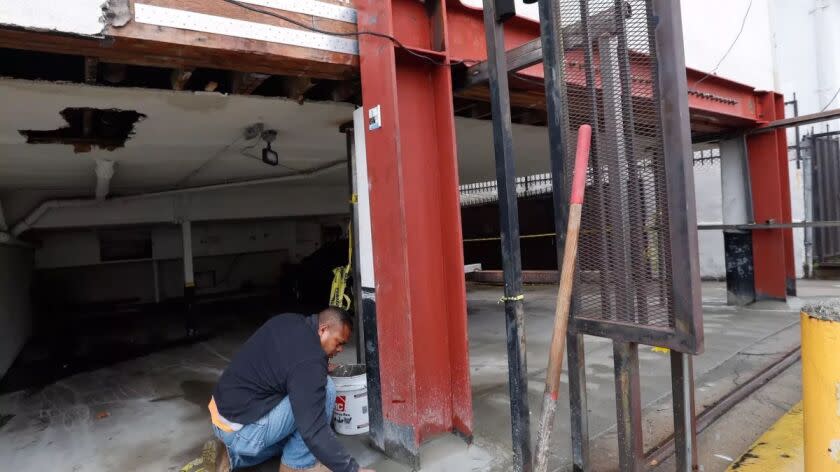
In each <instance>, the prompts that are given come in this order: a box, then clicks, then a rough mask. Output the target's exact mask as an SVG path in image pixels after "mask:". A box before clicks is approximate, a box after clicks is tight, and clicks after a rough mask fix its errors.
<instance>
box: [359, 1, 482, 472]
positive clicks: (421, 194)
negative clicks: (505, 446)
mask: <svg viewBox="0 0 840 472" xmlns="http://www.w3.org/2000/svg"><path fill="white" fill-rule="evenodd" d="M427 4H429V6H428V7H427V6H426V5H424V4H423V3H420V2H416V1H414V0H358V1H357V2H356V5H357V8H358V18H359V20H358V21H359V23H358V24H359V29H360V30H368V31H376V32H378V33H383V34H386V35H391V36H396V37H397V38H398V39H399V40H400V41H401V42H403V43H404V44H405V45H406V46H407V47H409V48H412V49H413V50H414V51H415V52H418V53H421V54H424V55H426V56H428V57H433V58H434V59H435V60H437V61H440V62H446V61H448V60H449V56H450V54H449V51H448V50H447V47H446V46H447V45H448V44H449V32H448V31H447V28H446V27H445V25H447V24H448V23H447V22H446V5H445V3H444V4H438V5H437V8H434V4H433V3H431V2H427ZM359 48H360V61H359V62H360V68H361V79H362V102H363V106H364V109H365V113H368V110H370V109H371V108H374V107H377V106H378V107H379V109H380V110H381V117H382V126H381V128H379V129H375V130H370V129H366V130H365V143H366V147H367V166H368V174H369V185H370V187H369V191H370V201H371V221H372V233H373V257H374V272H375V273H376V313H377V314H376V327H377V331H378V333H377V339H376V340H373V341H375V344H376V345H377V347H376V349H375V351H376V352H375V353H374V354H375V355H376V356H378V360H379V362H378V364H379V372H377V373H374V375H376V376H378V378H379V381H380V387H379V389H380V391H379V392H374V394H379V395H380V396H381V404H382V412H381V413H382V424H379V425H377V424H373V423H372V424H371V437H372V439H373V441H374V443H375V444H376V445H377V446H378V447H379V448H380V449H383V450H384V451H385V452H386V453H387V454H388V455H390V456H392V457H395V458H397V459H402V460H404V461H406V462H409V463H410V464H412V465H414V466H417V465H419V455H418V453H419V446H420V444H421V443H422V442H423V441H424V440H426V439H428V438H430V437H431V436H433V435H436V434H440V433H444V432H450V431H454V432H457V433H458V434H461V435H463V436H465V437H471V435H472V394H471V388H470V379H469V359H468V344H467V316H466V288H465V282H464V268H463V260H464V258H463V252H462V247H461V222H460V202H459V194H458V172H457V170H458V168H457V167H458V166H457V158H456V147H455V123H454V110H453V104H452V83H451V81H452V79H451V71H450V69H449V67H448V66H441V65H434V64H431V63H429V62H428V61H424V60H421V59H418V58H416V57H414V56H411V55H409V54H407V53H406V52H405V51H403V50H401V49H399V48H397V47H396V46H395V44H394V43H392V42H391V41H389V40H387V39H384V38H381V37H374V36H370V35H364V36H361V37H360V38H359ZM368 341H369V342H370V341H371V340H368ZM369 354H370V353H369Z"/></svg>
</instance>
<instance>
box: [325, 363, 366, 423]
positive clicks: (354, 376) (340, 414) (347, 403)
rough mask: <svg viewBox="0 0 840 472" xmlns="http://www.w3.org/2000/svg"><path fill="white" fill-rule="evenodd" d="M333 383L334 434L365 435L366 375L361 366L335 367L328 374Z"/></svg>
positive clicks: (363, 367)
mask: <svg viewBox="0 0 840 472" xmlns="http://www.w3.org/2000/svg"><path fill="white" fill-rule="evenodd" d="M330 377H332V379H333V382H335V390H336V395H335V409H334V410H333V427H334V428H335V432H336V433H338V434H344V435H355V434H362V433H367V432H368V430H369V429H370V423H368V397H367V374H366V373H365V366H364V365H363V364H350V365H342V366H339V367H336V369H335V370H333V371H332V373H331V374H330Z"/></svg>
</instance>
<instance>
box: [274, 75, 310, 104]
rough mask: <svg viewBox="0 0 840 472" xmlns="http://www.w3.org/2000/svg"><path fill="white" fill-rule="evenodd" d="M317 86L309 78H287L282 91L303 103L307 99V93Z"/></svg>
mask: <svg viewBox="0 0 840 472" xmlns="http://www.w3.org/2000/svg"><path fill="white" fill-rule="evenodd" d="M314 85H315V83H314V82H312V79H311V78H309V77H286V78H285V79H284V80H283V85H282V90H283V95H285V96H286V97H289V98H291V99H292V100H295V101H297V102H298V103H303V101H304V100H305V99H306V92H308V91H309V89H311V88H312V87H313V86H314Z"/></svg>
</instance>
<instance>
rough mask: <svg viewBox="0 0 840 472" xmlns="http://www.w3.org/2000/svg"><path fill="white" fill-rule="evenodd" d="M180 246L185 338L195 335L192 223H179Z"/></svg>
mask: <svg viewBox="0 0 840 472" xmlns="http://www.w3.org/2000/svg"><path fill="white" fill-rule="evenodd" d="M181 244H182V247H183V250H184V322H185V325H186V329H187V336H192V335H194V334H195V325H194V323H193V319H192V310H193V302H194V299H195V272H194V271H193V249H192V222H190V221H183V222H181Z"/></svg>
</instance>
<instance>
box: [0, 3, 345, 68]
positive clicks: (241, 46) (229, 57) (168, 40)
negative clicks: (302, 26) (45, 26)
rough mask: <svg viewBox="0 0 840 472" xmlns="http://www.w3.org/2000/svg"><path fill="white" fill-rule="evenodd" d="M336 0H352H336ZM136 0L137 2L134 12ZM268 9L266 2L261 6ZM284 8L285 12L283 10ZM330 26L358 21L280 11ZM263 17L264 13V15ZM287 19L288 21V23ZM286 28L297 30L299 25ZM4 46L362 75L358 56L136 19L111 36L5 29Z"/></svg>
mask: <svg viewBox="0 0 840 472" xmlns="http://www.w3.org/2000/svg"><path fill="white" fill-rule="evenodd" d="M138 3H149V4H155V5H160V6H166V7H172V8H179V9H189V10H192V11H200V12H204V13H209V14H217V15H220V14H228V15H236V18H237V19H242V20H247V21H259V22H262V23H267V24H273V25H278V26H279V25H280V23H281V20H279V19H276V18H272V17H270V16H266V15H261V14H258V13H254V12H248V11H247V10H243V11H242V12H240V11H238V10H240V9H239V8H238V7H236V6H234V5H231V4H228V3H225V2H222V1H221V0H208V1H207V2H202V1H198V0H183V1H181V0H144V1H142V2H138ZM330 3H336V4H341V5H344V6H352V5H347V3H343V2H338V1H331V2H330ZM133 5H134V0H132V1H131V8H132V11H133ZM260 8H264V7H260ZM278 12H279V11H278ZM280 13H282V14H284V15H287V16H289V17H292V18H295V19H297V20H300V21H304V22H305V23H306V24H311V25H314V26H317V27H319V28H323V29H327V30H330V31H339V32H349V31H354V30H355V25H351V24H348V23H345V22H341V21H335V20H325V19H319V18H316V17H313V16H309V15H300V14H295V13H288V14H287V13H286V12H280ZM258 17H263V18H259V19H257V18H258ZM283 23H284V22H283ZM283 26H284V27H288V28H292V29H296V28H299V27H296V26H293V25H283ZM0 47H6V48H13V49H24V50H34V51H42V52H51V53H59V54H72V55H84V56H88V57H92V58H98V59H100V60H101V61H103V62H112V63H122V64H131V65H142V66H154V67H166V68H182V69H190V68H197V67H207V68H215V69H223V70H234V71H244V72H252V73H263V74H272V75H275V74H276V75H290V76H306V77H311V78H319V79H333V80H339V79H346V78H351V77H355V76H358V64H359V61H358V56H355V55H352V54H342V53H334V52H328V51H321V50H317V49H311V48H304V47H298V46H288V45H283V44H277V43H269V42H266V41H257V40H251V39H243V38H236V37H231V36H224V35H218V34H207V33H199V32H194V31H187V30H181V29H176V28H160V27H157V26H152V25H143V24H139V23H136V22H134V21H130V22H128V23H127V24H126V25H125V26H124V27H114V26H108V27H107V28H106V31H105V38H104V39H99V38H91V37H75V36H67V35H59V34H54V33H47V32H37V31H25V30H15V29H8V28H0Z"/></svg>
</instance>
